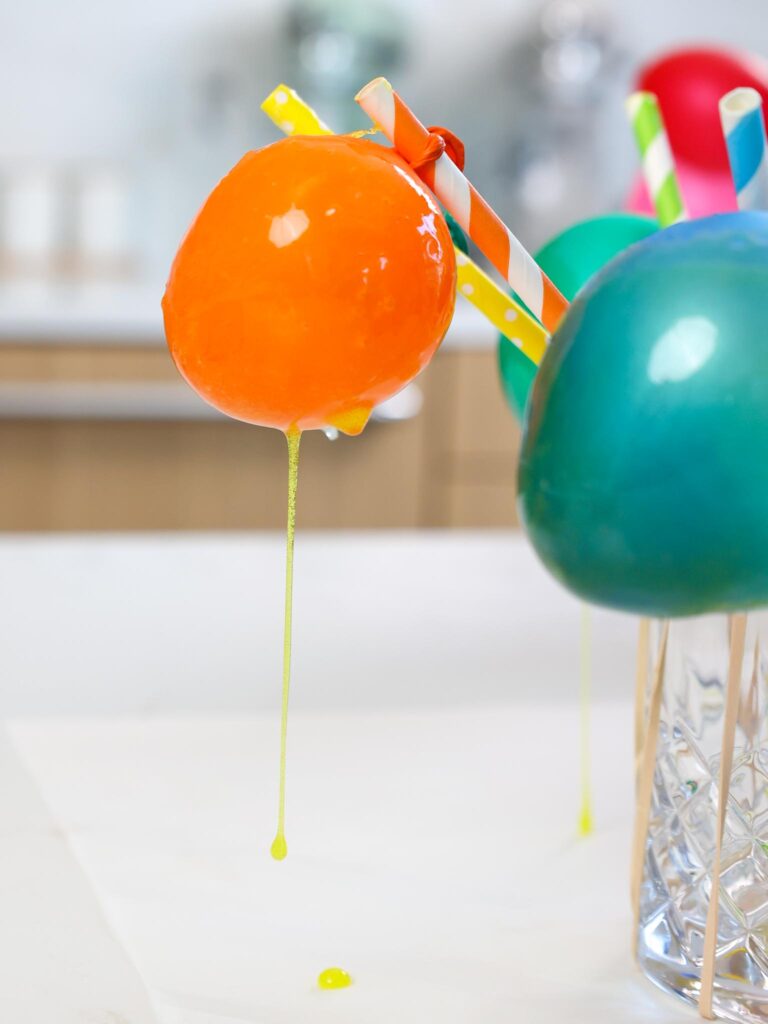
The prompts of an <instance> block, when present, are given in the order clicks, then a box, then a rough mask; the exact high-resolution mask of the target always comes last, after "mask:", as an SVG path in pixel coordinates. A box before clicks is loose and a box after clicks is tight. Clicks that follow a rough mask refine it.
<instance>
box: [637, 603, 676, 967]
mask: <svg viewBox="0 0 768 1024" xmlns="http://www.w3.org/2000/svg"><path fill="white" fill-rule="evenodd" d="M668 637H669V622H665V623H664V625H663V626H662V628H661V641H660V643H659V652H658V655H657V657H656V665H655V668H654V672H653V682H652V684H651V694H650V700H649V704H648V724H647V726H646V729H645V738H644V740H643V750H642V756H641V757H640V769H639V772H638V778H637V795H636V799H635V827H634V836H633V840H632V866H631V870H630V891H631V895H632V910H633V919H634V930H633V933H632V947H633V949H634V950H635V952H637V932H638V928H639V925H640V889H641V887H642V884H643V861H644V859H645V840H646V836H647V834H648V823H649V821H650V818H651V800H652V796H653V773H654V771H655V768H656V746H657V742H658V737H659V719H660V717H661V695H662V692H663V689H664V665H665V663H666V659H667V639H668Z"/></svg>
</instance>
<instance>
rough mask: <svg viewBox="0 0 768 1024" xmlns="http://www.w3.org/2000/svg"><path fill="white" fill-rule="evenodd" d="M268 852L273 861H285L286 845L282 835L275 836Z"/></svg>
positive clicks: (286, 854)
mask: <svg viewBox="0 0 768 1024" xmlns="http://www.w3.org/2000/svg"><path fill="white" fill-rule="evenodd" d="M269 852H270V853H271V854H272V857H273V858H274V859H275V860H285V858H286V857H287V856H288V843H286V841H285V836H284V835H282V834H278V835H276V836H275V838H274V840H273V842H272V846H271V847H270V850H269Z"/></svg>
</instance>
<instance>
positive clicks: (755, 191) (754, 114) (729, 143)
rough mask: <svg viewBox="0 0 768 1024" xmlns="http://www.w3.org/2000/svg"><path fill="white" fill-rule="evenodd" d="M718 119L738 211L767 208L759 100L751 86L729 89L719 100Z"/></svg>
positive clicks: (766, 171)
mask: <svg viewBox="0 0 768 1024" xmlns="http://www.w3.org/2000/svg"><path fill="white" fill-rule="evenodd" d="M720 122H721V124H722V126H723V134H724V135H725V145H726V148H727V150H728V160H729V161H730V164H731V174H732V176H733V184H734V187H735V189H736V201H737V203H738V206H739V209H740V210H768V157H767V156H766V145H765V123H764V121H763V100H762V97H761V96H760V93H759V92H757V90H755V89H747V88H743V89H733V90H732V91H731V92H729V93H726V95H725V96H723V98H722V99H721V100H720Z"/></svg>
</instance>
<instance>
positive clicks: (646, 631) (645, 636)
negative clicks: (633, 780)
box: [635, 619, 651, 776]
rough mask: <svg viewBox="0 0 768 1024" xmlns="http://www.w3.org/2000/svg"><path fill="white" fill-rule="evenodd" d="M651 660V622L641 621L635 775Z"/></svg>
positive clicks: (636, 703) (639, 632)
mask: <svg viewBox="0 0 768 1024" xmlns="http://www.w3.org/2000/svg"><path fill="white" fill-rule="evenodd" d="M650 660H651V620H650V619H640V626H639V628H638V632H637V670H636V674H635V775H636V776H637V772H638V770H639V768H640V754H641V751H642V749H643V734H644V732H645V701H646V696H647V693H648V665H649V662H650Z"/></svg>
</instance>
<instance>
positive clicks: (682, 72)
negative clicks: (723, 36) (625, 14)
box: [637, 47, 768, 172]
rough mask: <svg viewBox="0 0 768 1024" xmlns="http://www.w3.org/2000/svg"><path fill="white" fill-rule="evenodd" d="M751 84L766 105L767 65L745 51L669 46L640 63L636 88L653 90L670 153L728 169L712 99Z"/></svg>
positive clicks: (703, 165)
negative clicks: (645, 62)
mask: <svg viewBox="0 0 768 1024" xmlns="http://www.w3.org/2000/svg"><path fill="white" fill-rule="evenodd" d="M739 86H751V87H752V88H753V89H757V91H758V92H759V93H760V95H761V96H762V97H763V103H764V104H765V105H766V106H768V64H766V63H765V62H763V61H762V60H761V59H760V58H758V57H754V56H752V55H750V54H744V53H735V52H729V51H727V50H720V49H711V48H706V47H701V48H696V49H684V50H674V51H673V52H671V53H666V54H664V56H662V57H660V58H658V59H657V60H655V61H653V62H652V63H651V64H646V65H645V67H643V68H641V70H640V73H639V75H638V79H637V88H638V89H645V90H647V91H648V92H653V93H656V95H657V96H658V99H659V105H660V106H661V112H662V114H663V115H664V121H665V123H666V126H667V134H668V135H669V141H670V144H671V146H672V152H673V153H674V154H675V156H676V157H677V158H678V159H680V160H685V161H687V162H688V163H690V164H693V165H694V166H696V167H700V168H702V169H708V170H713V171H725V172H728V171H729V168H728V154H727V153H726V150H725V143H724V141H723V130H722V128H721V126H720V114H719V112H718V107H717V104H718V101H719V100H720V98H721V97H722V96H724V95H725V94H726V93H727V92H730V91H731V89H736V88H738V87H739Z"/></svg>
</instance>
